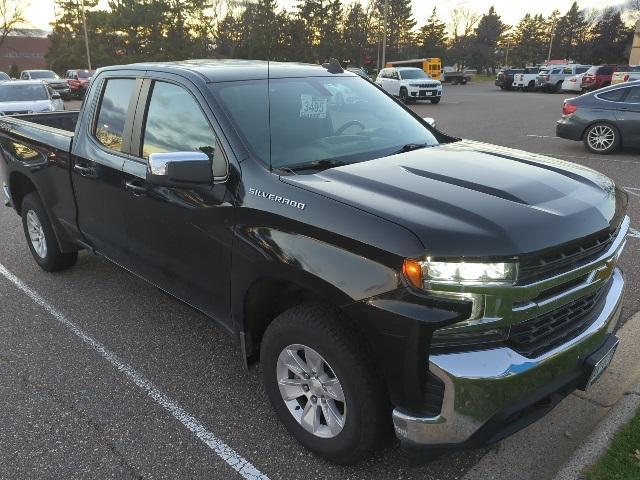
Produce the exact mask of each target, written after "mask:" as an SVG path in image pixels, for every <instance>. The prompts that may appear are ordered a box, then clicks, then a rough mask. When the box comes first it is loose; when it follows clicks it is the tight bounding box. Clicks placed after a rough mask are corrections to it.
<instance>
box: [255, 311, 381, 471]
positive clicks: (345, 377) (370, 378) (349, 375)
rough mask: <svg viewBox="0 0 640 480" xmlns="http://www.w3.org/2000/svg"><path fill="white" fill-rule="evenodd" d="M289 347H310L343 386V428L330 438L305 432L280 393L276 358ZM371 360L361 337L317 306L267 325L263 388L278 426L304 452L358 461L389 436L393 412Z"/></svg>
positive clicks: (284, 315)
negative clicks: (286, 431) (281, 426)
mask: <svg viewBox="0 0 640 480" xmlns="http://www.w3.org/2000/svg"><path fill="white" fill-rule="evenodd" d="M291 345H304V346H306V347H310V348H311V349H313V350H315V351H316V352H317V353H318V354H320V355H321V356H322V357H324V359H326V361H327V363H328V364H330V365H331V369H332V370H333V372H334V373H335V377H336V378H337V379H338V380H339V383H340V385H341V386H342V392H343V393H344V399H345V402H344V405H345V410H344V411H345V418H344V426H343V427H342V430H341V431H340V432H339V433H338V434H337V435H336V436H334V437H332V438H321V437H319V436H316V435H315V434H313V433H311V432H309V431H308V430H306V429H304V428H303V427H302V426H301V424H300V423H299V421H298V420H297V419H296V418H294V416H293V413H292V412H291V411H290V410H289V407H288V406H287V405H286V403H285V401H284V399H283V397H282V395H281V393H280V387H279V386H278V375H277V366H278V358H279V356H280V354H281V352H283V351H284V350H285V348H287V347H289V346H291ZM373 359H374V357H373V354H372V353H371V351H370V349H369V347H368V345H367V344H366V343H365V342H364V341H363V339H362V335H361V334H359V333H358V332H357V331H356V330H355V328H354V327H353V326H352V325H351V324H350V323H349V322H348V320H346V319H344V318H341V316H340V314H339V313H338V312H336V311H334V310H333V309H331V308H329V307H326V306H323V305H319V304H302V305H298V306H296V307H293V308H291V309H290V310H287V311H286V312H284V313H282V314H281V315H279V316H278V317H277V318H276V319H275V320H274V321H273V322H272V323H271V324H270V325H269V328H268V329H267V331H266V333H265V335H264V337H263V339H262V344H261V349H260V366H261V370H262V379H263V382H264V386H265V389H266V391H267V394H268V396H269V399H270V401H271V404H272V406H273V408H274V410H275V411H276V413H277V414H278V416H279V417H280V420H281V421H282V423H284V425H285V427H286V428H287V429H288V430H289V432H290V433H291V434H292V435H293V436H294V437H295V438H296V439H297V440H298V441H299V442H300V443H301V444H302V445H303V446H305V447H306V448H308V449H309V450H311V451H313V452H315V453H316V454H318V455H320V456H322V457H324V458H326V459H329V460H331V461H333V462H336V463H342V464H351V463H355V462H358V461H360V460H362V459H363V458H364V457H366V456H367V455H368V454H369V453H371V452H372V451H373V450H374V449H375V448H376V447H378V446H379V445H380V444H381V443H382V440H383V439H384V437H385V435H386V434H388V433H389V432H390V431H391V407H390V404H389V401H388V397H387V394H386V389H385V386H384V382H383V381H382V377H381V376H380V374H379V373H378V372H377V369H376V368H375V367H373V364H374V360H373ZM307 391H308V388H307ZM294 401H297V400H294ZM310 401H311V400H310ZM297 409H298V408H297V407H296V410H297ZM322 418H324V416H323V417H322Z"/></svg>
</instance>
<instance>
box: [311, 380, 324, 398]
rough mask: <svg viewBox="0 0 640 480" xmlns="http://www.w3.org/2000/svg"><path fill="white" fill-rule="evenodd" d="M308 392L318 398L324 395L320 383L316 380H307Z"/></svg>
mask: <svg viewBox="0 0 640 480" xmlns="http://www.w3.org/2000/svg"><path fill="white" fill-rule="evenodd" d="M309 390H310V391H311V393H312V394H313V395H315V396H316V397H320V396H322V395H324V388H323V387H322V382H321V381H320V380H318V379H317V378H312V379H310V380H309Z"/></svg>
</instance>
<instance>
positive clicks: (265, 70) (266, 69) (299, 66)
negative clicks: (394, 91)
mask: <svg viewBox="0 0 640 480" xmlns="http://www.w3.org/2000/svg"><path fill="white" fill-rule="evenodd" d="M112 70H119V71H121V70H148V71H157V72H168V73H177V74H181V75H185V74H191V75H197V76H200V77H203V78H204V79H205V80H206V81H207V82H228V81H234V80H263V79H266V78H267V75H269V77H270V78H290V77H326V76H331V75H340V76H349V77H356V76H357V75H356V74H355V73H351V72H348V71H347V70H345V71H344V72H343V73H336V74H332V73H330V72H329V71H328V70H327V69H326V68H324V67H322V65H314V64H310V63H290V62H286V63H285V62H267V61H265V60H231V59H229V60H182V61H176V62H143V63H133V64H130V65H115V66H111V67H105V68H101V69H100V70H99V71H112Z"/></svg>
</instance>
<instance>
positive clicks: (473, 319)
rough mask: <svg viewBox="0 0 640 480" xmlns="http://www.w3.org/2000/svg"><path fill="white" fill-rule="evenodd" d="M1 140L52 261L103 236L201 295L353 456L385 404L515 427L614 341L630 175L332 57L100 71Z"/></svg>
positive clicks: (41, 257)
mask: <svg viewBox="0 0 640 480" xmlns="http://www.w3.org/2000/svg"><path fill="white" fill-rule="evenodd" d="M337 92H340V93H341V94H343V95H348V96H349V98H353V99H357V100H356V101H353V102H351V101H349V102H344V103H341V104H340V103H339V102H337V101H334V100H335V99H333V96H334V95H336V94H337ZM0 149H1V151H0V153H1V154H2V159H1V161H0V178H1V179H2V186H3V189H4V192H5V194H6V196H7V203H8V204H9V205H11V206H12V207H13V208H14V209H15V211H16V212H17V214H18V215H20V216H21V217H22V223H23V227H24V233H25V237H26V241H27V244H28V246H29V249H30V250H31V254H32V256H33V258H34V259H35V261H36V262H37V264H38V265H40V266H41V267H42V269H44V270H46V271H49V272H53V271H57V270H62V269H65V268H69V267H71V266H73V265H74V263H75V262H76V259H77V256H78V252H79V251H80V250H86V251H87V252H90V253H93V254H96V255H99V256H101V257H103V258H105V259H108V260H109V261H111V262H113V263H114V264H116V265H119V266H121V267H124V268H126V269H127V270H129V271H130V272H133V273H134V274H136V275H138V276H139V277H140V278H142V279H144V280H146V281H148V282H150V283H151V284H153V285H155V286H157V287H158V288H160V289H162V290H164V291H166V292H168V293H169V294H171V295H172V296H174V297H176V298H178V299H180V300H182V301H183V302H186V303H187V304H189V305H191V306H192V307H194V308H195V309H197V310H199V311H201V312H203V313H204V314H205V315H207V316H208V317H210V318H211V319H213V320H214V321H216V322H218V323H219V324H220V325H221V326H222V327H223V328H224V329H225V330H226V331H227V332H228V333H229V334H230V335H232V336H233V337H234V338H235V339H236V340H237V342H238V345H239V351H240V352H241V354H242V357H243V360H244V361H246V362H247V363H252V362H256V361H259V362H260V364H261V368H260V370H261V375H262V381H263V384H264V388H265V390H266V392H267V396H268V398H269V399H270V401H271V403H272V405H273V408H274V410H275V412H276V414H277V415H278V416H279V418H280V419H281V421H282V422H283V423H284V425H285V426H286V428H287V429H288V430H289V431H290V432H291V434H292V435H293V436H294V437H295V438H296V439H297V440H298V441H299V442H300V443H302V444H303V445H304V446H306V447H307V448H309V449H311V450H312V451H314V452H316V453H317V454H319V455H322V456H324V457H326V458H328V459H330V460H332V461H335V462H341V463H349V462H355V461H358V460H359V459H362V458H363V457H364V456H365V455H367V454H368V453H369V452H370V451H371V450H372V449H374V448H375V447H377V446H378V445H379V444H380V442H381V440H382V439H383V438H384V436H385V434H386V432H388V427H390V426H391V423H393V426H394V428H395V433H396V435H397V436H398V438H399V439H400V441H401V442H402V444H403V445H404V446H405V447H407V448H410V449H417V450H420V451H422V450H424V451H425V452H426V453H427V454H429V453H434V452H439V451H442V450H449V449H452V448H468V447H477V446H480V445H487V444H491V443H494V442H496V441H499V440H500V439H502V438H504V437H505V436H507V435H510V434H512V433H513V432H516V431H518V430H519V429H521V428H523V427H525V426H526V425H528V424H530V423H531V422H533V421H535V420H537V419H538V418H540V417H542V416H543V415H545V414H546V413H547V412H549V411H550V410H551V409H552V408H554V406H555V405H557V404H558V402H559V401H560V400H561V399H562V398H564V397H565V396H567V395H568V394H570V393H571V392H572V391H574V390H575V389H576V388H580V389H586V388H588V387H589V386H590V385H591V384H592V383H593V382H595V381H596V380H597V379H598V377H599V376H600V375H601V374H602V372H603V370H604V369H605V368H606V367H607V365H608V363H609V362H610V360H611V357H612V356H613V353H614V352H615V348H616V346H617V343H618V338H617V337H616V335H615V331H616V325H617V323H618V319H619V317H620V311H621V299H622V296H623V291H624V279H623V276H622V273H621V271H620V269H619V268H618V267H617V265H616V263H617V261H618V258H619V256H620V254H621V252H622V250H623V248H624V245H625V238H626V235H627V231H628V229H629V218H628V217H627V216H626V213H625V211H626V207H627V197H626V194H625V193H624V192H623V191H622V190H621V189H619V188H617V187H616V186H615V185H614V183H613V182H612V181H611V180H610V179H609V178H607V177H605V176H604V175H602V174H600V173H598V172H596V171H593V170H591V169H588V168H585V167H582V166H577V165H573V164H571V163H568V162H564V161H560V160H557V159H550V158H547V157H544V156H541V155H537V154H531V153H526V152H523V151H518V150H512V149H509V148H504V147H497V146H492V145H489V144H485V143H479V142H475V141H467V140H461V139H459V138H455V137H452V136H449V135H446V134H445V133H443V132H441V131H439V130H436V129H433V128H432V127H430V126H429V125H428V123H426V122H425V121H424V120H423V119H421V118H420V117H418V116H417V115H416V114H415V113H413V112H412V111H411V110H409V109H408V108H406V107H405V106H404V105H402V104H401V103H400V102H399V101H398V100H396V99H394V98H393V97H392V96H391V95H389V94H387V93H385V92H383V91H382V90H381V89H379V88H378V87H376V86H375V85H373V84H372V83H370V82H368V81H366V80H363V79H362V78H359V77H358V76H357V75H356V74H354V73H351V72H345V71H344V70H343V69H342V68H341V67H340V66H339V64H336V63H335V62H331V63H329V64H325V65H323V66H319V65H304V64H282V63H276V62H270V63H269V64H267V63H266V62H257V61H230V60H225V61H208V60H207V61H185V62H177V63H146V64H135V65H128V66H119V67H109V68H104V69H100V70H98V72H97V73H96V76H95V77H94V79H93V81H92V82H91V85H90V87H89V91H88V92H87V97H86V99H85V101H84V103H83V106H82V109H81V110H80V111H79V112H75V111H74V112H52V113H48V114H31V115H21V116H15V117H3V118H1V119H0ZM49 281H50V282H55V281H56V277H55V276H50V277H49ZM87 288H91V287H90V286H88V287H87ZM124 321H132V322H133V321H135V318H134V317H132V318H130V319H125V320H124ZM238 405H242V399H238ZM244 413H245V412H243V411H242V410H239V411H238V412H237V414H244Z"/></svg>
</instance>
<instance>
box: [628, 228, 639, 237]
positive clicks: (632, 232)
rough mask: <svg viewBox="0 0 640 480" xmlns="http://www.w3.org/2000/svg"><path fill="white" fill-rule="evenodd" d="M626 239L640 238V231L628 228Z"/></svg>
mask: <svg viewBox="0 0 640 480" xmlns="http://www.w3.org/2000/svg"><path fill="white" fill-rule="evenodd" d="M627 237H631V238H640V231H639V230H636V229H635V228H629V233H627Z"/></svg>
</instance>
